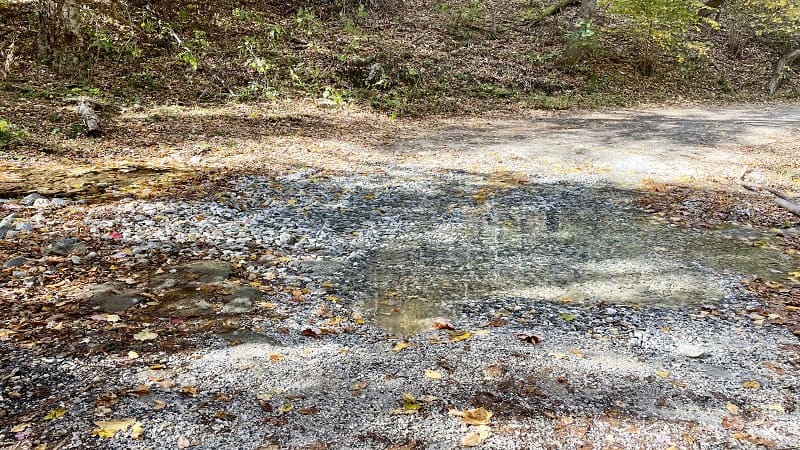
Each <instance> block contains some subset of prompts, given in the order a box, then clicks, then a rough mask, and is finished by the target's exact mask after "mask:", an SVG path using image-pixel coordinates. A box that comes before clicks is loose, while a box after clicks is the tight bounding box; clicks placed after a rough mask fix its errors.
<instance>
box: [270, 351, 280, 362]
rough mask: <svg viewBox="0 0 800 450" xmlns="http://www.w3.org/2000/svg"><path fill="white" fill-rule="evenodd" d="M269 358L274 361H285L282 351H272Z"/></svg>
mask: <svg viewBox="0 0 800 450" xmlns="http://www.w3.org/2000/svg"><path fill="white" fill-rule="evenodd" d="M269 360H270V361H272V362H274V363H277V362H281V361H283V355H281V354H280V353H270V354H269Z"/></svg>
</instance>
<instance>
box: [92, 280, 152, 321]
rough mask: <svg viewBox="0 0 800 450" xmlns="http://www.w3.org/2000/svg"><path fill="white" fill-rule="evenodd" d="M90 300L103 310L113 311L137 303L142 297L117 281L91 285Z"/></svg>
mask: <svg viewBox="0 0 800 450" xmlns="http://www.w3.org/2000/svg"><path fill="white" fill-rule="evenodd" d="M91 289H92V297H91V301H92V303H94V304H95V305H97V306H99V307H100V309H101V310H102V311H103V312H107V313H114V312H120V311H125V310H126V309H128V308H130V307H132V306H135V305H137V304H139V303H140V302H141V301H142V298H141V297H140V296H139V295H138V294H137V293H136V291H134V290H132V289H129V288H128V287H127V285H125V284H123V283H118V282H110V283H103V284H98V285H95V286H93V287H92V288H91Z"/></svg>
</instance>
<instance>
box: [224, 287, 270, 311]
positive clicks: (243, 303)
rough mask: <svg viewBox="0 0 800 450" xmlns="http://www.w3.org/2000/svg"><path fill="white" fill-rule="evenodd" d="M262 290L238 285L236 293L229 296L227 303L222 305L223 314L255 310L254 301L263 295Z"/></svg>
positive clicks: (235, 289)
mask: <svg viewBox="0 0 800 450" xmlns="http://www.w3.org/2000/svg"><path fill="white" fill-rule="evenodd" d="M261 295H262V294H261V291H259V290H258V289H254V288H250V287H242V286H236V287H235V288H234V293H233V294H230V295H229V296H227V297H228V298H229V299H230V300H228V302H227V304H225V306H223V307H222V311H221V313H222V314H241V313H246V312H250V311H252V310H253V302H254V301H255V300H256V299H258V298H259V297H260V296H261Z"/></svg>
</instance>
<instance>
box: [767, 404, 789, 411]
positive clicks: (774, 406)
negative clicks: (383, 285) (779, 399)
mask: <svg viewBox="0 0 800 450" xmlns="http://www.w3.org/2000/svg"><path fill="white" fill-rule="evenodd" d="M769 409H770V410H771V411H777V412H779V413H781V414H786V409H785V408H784V407H783V405H781V404H780V403H770V404H769Z"/></svg>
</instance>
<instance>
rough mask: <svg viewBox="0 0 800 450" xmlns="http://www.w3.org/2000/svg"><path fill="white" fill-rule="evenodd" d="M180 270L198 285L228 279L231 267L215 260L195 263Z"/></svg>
mask: <svg viewBox="0 0 800 450" xmlns="http://www.w3.org/2000/svg"><path fill="white" fill-rule="evenodd" d="M182 270H183V271H185V272H186V273H188V274H190V278H193V279H194V280H195V281H198V282H200V283H218V282H220V281H225V280H227V279H228V277H229V276H230V275H231V272H232V271H233V265H232V264H231V263H227V262H224V261H217V260H208V261H195V262H192V263H189V264H187V265H186V266H184V267H183V268H182Z"/></svg>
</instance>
